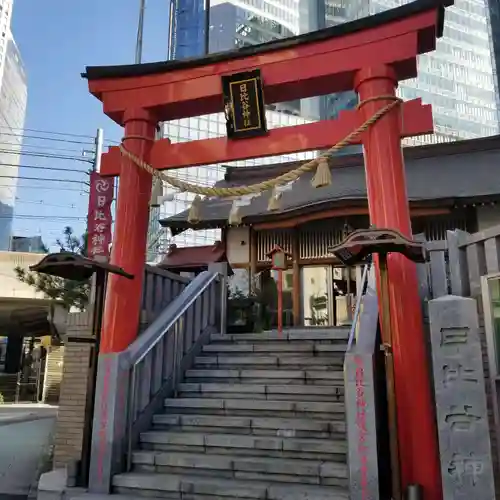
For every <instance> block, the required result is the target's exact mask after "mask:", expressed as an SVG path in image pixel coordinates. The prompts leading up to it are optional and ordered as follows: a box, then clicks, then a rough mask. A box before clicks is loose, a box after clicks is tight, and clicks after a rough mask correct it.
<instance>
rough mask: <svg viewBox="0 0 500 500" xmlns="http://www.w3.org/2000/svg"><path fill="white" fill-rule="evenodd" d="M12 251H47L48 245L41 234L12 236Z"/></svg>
mask: <svg viewBox="0 0 500 500" xmlns="http://www.w3.org/2000/svg"><path fill="white" fill-rule="evenodd" d="M10 251H11V252H23V253H47V247H46V246H45V244H44V243H43V240H42V237H41V236H12V238H11V240H10Z"/></svg>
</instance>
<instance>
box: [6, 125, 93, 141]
mask: <svg viewBox="0 0 500 500" xmlns="http://www.w3.org/2000/svg"><path fill="white" fill-rule="evenodd" d="M2 129H5V130H19V131H21V132H35V133H36V134H52V135H65V136H68V137H80V138H83V139H93V138H94V137H93V136H91V135H82V134H71V133H69V132H54V131H50V130H39V129H34V128H20V127H0V130H2Z"/></svg>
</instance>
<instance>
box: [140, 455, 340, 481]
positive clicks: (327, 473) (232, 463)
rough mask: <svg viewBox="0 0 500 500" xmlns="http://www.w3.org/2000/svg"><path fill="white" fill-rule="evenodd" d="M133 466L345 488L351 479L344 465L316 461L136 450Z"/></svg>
mask: <svg viewBox="0 0 500 500" xmlns="http://www.w3.org/2000/svg"><path fill="white" fill-rule="evenodd" d="M132 463H133V468H134V470H136V471H143V472H159V473H162V474H193V475H204V476H212V477H213V476H214V475H216V476H217V477H220V478H223V479H247V480H259V481H279V482H285V483H303V484H316V485H327V486H342V487H347V477H348V476H347V466H346V464H345V463H337V462H322V461H317V460H316V461H313V460H289V459H283V458H266V457H238V456H229V455H208V454H201V455H200V454H193V453H179V452H169V453H165V452H154V451H137V452H134V453H133V455H132Z"/></svg>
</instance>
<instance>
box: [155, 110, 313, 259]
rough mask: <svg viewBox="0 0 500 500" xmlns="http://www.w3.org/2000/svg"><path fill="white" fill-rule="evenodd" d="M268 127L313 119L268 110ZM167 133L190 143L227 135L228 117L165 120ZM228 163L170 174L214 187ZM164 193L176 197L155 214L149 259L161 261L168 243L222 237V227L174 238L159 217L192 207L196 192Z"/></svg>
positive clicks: (255, 162) (203, 242) (305, 156)
mask: <svg viewBox="0 0 500 500" xmlns="http://www.w3.org/2000/svg"><path fill="white" fill-rule="evenodd" d="M266 118H267V125H268V128H270V129H271V128H278V127H286V126H293V125H301V124H303V123H308V122H309V120H306V119H304V118H301V117H299V116H294V115H292V114H287V113H283V112H279V111H273V110H268V112H267V114H266ZM163 129H164V136H165V137H168V138H169V139H170V140H171V141H172V142H173V143H175V142H187V141H192V140H199V139H209V138H215V137H223V136H225V135H226V119H225V117H224V114H223V113H214V114H211V115H205V116H199V117H193V118H184V119H182V120H173V121H171V122H167V123H164V125H163ZM315 155H316V152H315V151H309V152H306V153H294V154H290V155H281V156H276V157H272V158H269V157H267V158H253V159H250V160H242V161H237V162H231V163H227V164H226V165H227V166H237V167H243V166H252V165H264V164H266V163H278V162H287V161H295V160H308V159H310V158H313V157H314V156H315ZM226 165H204V166H201V167H189V168H181V169H178V170H175V169H174V170H169V171H168V173H169V175H176V176H177V177H178V178H181V179H182V180H185V181H188V182H192V183H194V184H198V185H204V186H212V185H213V184H215V183H216V182H217V181H219V180H221V179H222V178H223V177H224V173H225V167H226ZM164 195H165V196H169V195H170V196H169V197H172V198H173V200H171V201H165V202H164V203H162V204H161V206H160V208H159V209H155V210H153V211H152V213H151V218H150V228H149V233H148V257H147V260H148V262H151V263H154V262H156V261H158V260H161V258H162V256H164V254H165V253H166V251H167V250H168V245H170V244H172V243H175V244H176V245H177V246H178V247H182V246H198V245H210V244H212V243H214V242H215V241H216V240H217V239H220V231H219V230H215V229H214V230H211V229H209V230H201V231H185V232H183V233H181V234H180V235H178V236H175V237H174V238H170V237H169V235H168V234H167V233H166V231H165V230H164V229H162V228H160V226H159V222H158V221H159V220H160V219H163V218H165V217H169V216H171V215H174V214H178V213H180V212H183V211H184V210H188V209H189V207H190V205H191V202H192V201H193V198H194V195H193V194H191V193H179V192H176V191H175V190H174V189H173V188H172V189H170V190H169V188H168V186H167V187H164Z"/></svg>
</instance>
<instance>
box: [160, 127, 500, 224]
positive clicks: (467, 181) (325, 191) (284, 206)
mask: <svg viewBox="0 0 500 500" xmlns="http://www.w3.org/2000/svg"><path fill="white" fill-rule="evenodd" d="M403 152H404V157H405V165H406V179H407V189H408V197H409V199H410V202H413V203H414V204H415V203H418V204H419V205H420V206H423V205H431V206H451V207H452V206H454V205H456V204H461V205H463V204H467V203H472V202H483V201H484V202H490V201H499V200H500V175H498V168H499V167H498V165H499V164H500V135H497V136H492V137H487V138H481V139H472V140H466V141H457V142H451V143H443V144H433V145H425V146H418V147H411V148H404V150H403ZM301 163H303V162H293V163H281V164H273V165H267V166H252V167H228V168H227V172H226V176H225V179H224V180H222V181H220V182H218V183H217V186H218V187H229V186H239V185H249V184H255V183H258V182H260V181H262V180H265V179H270V178H274V177H276V176H277V175H280V174H281V173H284V172H286V171H289V170H291V169H292V168H294V167H296V166H298V165H300V164H301ZM330 168H331V171H332V184H331V185H330V186H327V187H323V188H319V189H316V188H313V187H312V186H311V178H312V175H313V173H309V174H305V175H303V176H302V177H301V178H299V179H298V180H297V181H295V182H294V183H293V185H292V187H291V189H290V190H289V191H285V192H284V193H283V196H282V198H281V201H280V205H281V209H280V210H276V211H272V212H269V211H268V209H267V205H268V201H269V197H270V193H269V192H267V193H263V194H262V195H260V196H257V197H255V198H253V199H252V200H251V203H250V205H247V206H242V207H241V208H240V213H241V215H242V217H243V221H242V223H243V224H255V223H260V222H265V221H269V220H283V219H288V218H291V217H295V216H297V215H303V214H306V213H315V212H320V211H324V210H326V209H330V208H331V209H333V208H337V207H341V208H344V207H349V206H356V207H359V206H363V207H365V206H366V183H365V173H364V166H363V157H362V155H361V154H355V155H349V156H347V155H346V156H337V157H335V158H331V160H330ZM231 205H232V201H231V200H228V199H220V198H208V199H204V200H203V201H202V202H201V206H200V219H201V220H200V222H199V223H197V224H190V223H189V222H188V221H187V215H188V211H187V210H186V211H184V212H182V213H180V214H177V215H174V216H172V217H169V218H166V219H163V220H162V221H160V223H161V225H162V226H164V227H166V228H170V229H171V230H172V232H173V233H176V234H177V233H180V232H182V231H184V230H186V229H190V228H191V229H206V228H215V227H225V226H227V220H228V216H229V211H230V209H231Z"/></svg>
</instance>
